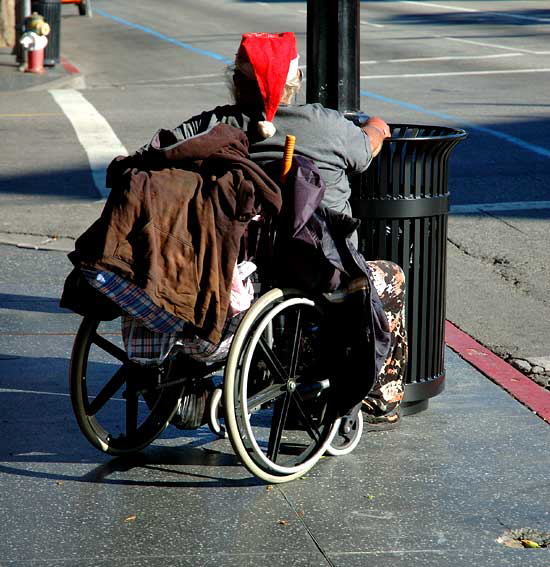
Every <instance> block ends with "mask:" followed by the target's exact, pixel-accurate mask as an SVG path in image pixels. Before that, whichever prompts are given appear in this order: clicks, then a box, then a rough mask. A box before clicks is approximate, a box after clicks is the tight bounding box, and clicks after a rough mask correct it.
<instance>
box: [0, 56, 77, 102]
mask: <svg viewBox="0 0 550 567" xmlns="http://www.w3.org/2000/svg"><path fill="white" fill-rule="evenodd" d="M83 86H84V78H83V76H82V74H81V73H80V71H79V70H78V69H77V68H76V67H75V66H74V65H72V64H71V63H69V62H68V61H66V60H65V59H64V58H63V57H61V61H60V63H59V64H57V65H55V66H53V67H45V68H44V72H43V73H28V72H24V71H20V70H19V66H18V64H17V61H16V59H15V55H13V54H12V49H11V48H8V47H0V93H10V92H11V93H15V92H21V91H42V90H47V89H59V88H63V87H73V88H82V87H83Z"/></svg>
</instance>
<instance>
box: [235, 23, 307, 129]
mask: <svg viewBox="0 0 550 567" xmlns="http://www.w3.org/2000/svg"><path fill="white" fill-rule="evenodd" d="M236 61H237V63H236V67H237V69H238V70H239V71H240V72H241V73H243V74H244V75H246V76H247V77H249V78H251V79H252V78H254V79H256V82H257V83H258V87H259V89H260V93H261V95H262V98H263V101H264V108H265V118H266V119H265V120H262V121H261V122H258V130H259V132H260V134H262V136H263V137H264V138H270V137H271V136H273V134H275V131H276V130H275V126H274V125H273V123H272V120H273V118H274V116H275V113H276V112H277V108H278V106H279V102H280V101H281V96H282V95H283V91H284V88H285V84H286V83H287V81H290V80H292V79H294V78H295V77H296V74H297V73H298V52H297V50H296V37H295V36H294V34H293V33H292V32H284V33H245V34H243V37H242V40H241V45H240V46H239V51H238V53H237V59H236Z"/></svg>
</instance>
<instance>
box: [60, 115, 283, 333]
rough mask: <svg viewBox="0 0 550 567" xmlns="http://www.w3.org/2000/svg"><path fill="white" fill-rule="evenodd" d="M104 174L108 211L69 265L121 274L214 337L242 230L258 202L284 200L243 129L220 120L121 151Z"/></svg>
mask: <svg viewBox="0 0 550 567" xmlns="http://www.w3.org/2000/svg"><path fill="white" fill-rule="evenodd" d="M107 178H108V185H109V186H111V187H112V191H111V193H110V194H109V197H108V198H107V202H106V204H105V208H104V210H103V212H102V214H101V217H100V218H99V219H98V220H97V221H96V222H95V223H94V224H93V225H92V226H91V227H90V228H89V229H88V230H86V232H84V234H82V236H80V238H78V240H77V241H76V244H75V250H74V251H73V252H71V253H70V254H69V258H70V260H71V262H72V263H73V264H74V265H75V266H82V267H91V268H94V269H100V270H108V271H112V272H114V273H116V274H118V275H120V276H122V277H123V278H125V279H126V280H128V281H130V282H132V283H134V284H136V285H137V286H139V287H140V288H142V289H143V290H144V291H145V292H146V293H147V294H148V296H149V297H150V298H151V299H152V301H153V302H154V303H155V304H156V305H158V306H159V307H161V308H163V309H165V310H166V311H168V312H170V313H172V314H174V315H176V316H177V317H179V318H181V319H184V320H186V321H188V322H189V323H191V324H192V325H194V326H195V327H196V329H197V333H198V334H199V335H201V336H202V337H204V338H207V339H208V340H210V341H211V342H213V343H217V342H218V341H219V340H220V337H221V331H222V328H223V325H224V322H225V319H226V315H227V310H228V305H229V290H230V287H231V280H232V276H233V269H234V267H235V263H236V260H237V257H238V253H239V248H240V243H241V237H242V235H243V233H244V229H245V227H246V225H247V223H248V221H249V220H250V219H251V218H252V217H253V216H254V215H256V214H257V213H258V211H259V210H260V208H263V209H265V210H266V212H267V213H268V214H271V215H276V214H277V213H278V211H279V209H280V207H281V194H280V189H279V187H278V186H277V185H276V184H275V183H274V182H273V181H272V180H271V178H270V177H268V176H267V174H266V173H265V172H264V171H263V170H262V169H261V168H260V167H259V166H257V165H256V164H254V163H253V162H251V161H250V160H249V159H248V140H247V138H246V135H245V134H244V133H243V132H242V131H241V130H238V129H237V128H234V127H232V126H229V125H226V124H219V125H217V126H215V127H214V128H212V129H211V130H209V131H208V132H206V133H204V134H201V135H198V136H195V137H193V138H190V139H188V140H185V141H183V142H178V143H176V144H174V145H172V146H168V147H160V146H159V147H154V146H152V147H151V148H149V149H148V150H147V151H146V152H144V153H142V154H140V155H137V156H130V157H127V158H122V157H121V158H117V159H115V160H114V161H113V163H112V164H111V165H110V166H109V169H108V175H107Z"/></svg>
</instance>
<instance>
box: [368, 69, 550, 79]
mask: <svg viewBox="0 0 550 567" xmlns="http://www.w3.org/2000/svg"><path fill="white" fill-rule="evenodd" d="M549 72H550V69H548V68H546V69H498V70H494V71H450V72H448V73H402V74H400V75H361V76H360V77H359V78H360V79H402V78H407V79H414V78H421V77H463V76H466V75H513V74H523V73H549Z"/></svg>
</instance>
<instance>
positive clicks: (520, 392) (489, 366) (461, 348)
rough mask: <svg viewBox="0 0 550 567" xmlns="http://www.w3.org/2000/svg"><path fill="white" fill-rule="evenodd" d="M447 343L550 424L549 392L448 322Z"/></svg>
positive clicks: (446, 323)
mask: <svg viewBox="0 0 550 567" xmlns="http://www.w3.org/2000/svg"><path fill="white" fill-rule="evenodd" d="M445 342H446V343H447V345H448V346H449V347H450V348H452V349H453V350H454V351H455V352H456V353H457V354H458V355H459V356H460V357H461V358H463V359H464V360H466V361H467V362H469V363H470V364H471V365H472V366H474V367H475V368H477V369H478V370H479V371H480V372H481V373H482V374H484V375H485V376H486V377H487V378H489V379H490V380H492V381H493V382H494V383H495V384H498V385H499V386H500V387H501V388H503V389H504V390H506V391H507V392H508V393H509V394H511V395H512V396H513V397H514V398H515V399H516V400H518V401H519V402H521V403H522V404H524V405H525V406H527V407H528V408H529V409H530V410H532V411H533V412H535V413H536V414H537V415H538V416H539V417H541V418H542V419H544V421H547V422H548V423H550V391H548V390H545V389H544V388H543V387H542V386H539V385H538V384H536V383H535V382H533V381H532V380H531V379H529V378H528V377H527V376H525V375H524V374H522V373H521V372H519V370H516V369H515V368H514V367H513V366H510V365H509V364H508V363H507V362H505V361H504V360H502V358H499V357H498V356H497V355H496V354H494V353H493V352H491V351H490V350H488V349H486V348H485V347H484V346H482V345H480V344H479V343H478V342H477V341H475V340H474V339H473V338H472V337H470V335H467V334H466V333H465V332H464V331H461V330H460V329H459V328H458V327H456V326H455V325H453V324H452V323H451V322H450V321H446V322H445Z"/></svg>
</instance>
